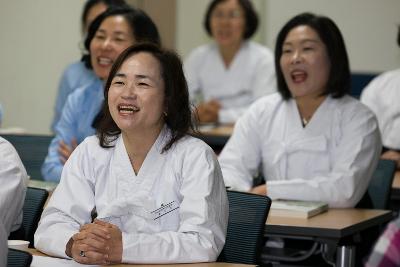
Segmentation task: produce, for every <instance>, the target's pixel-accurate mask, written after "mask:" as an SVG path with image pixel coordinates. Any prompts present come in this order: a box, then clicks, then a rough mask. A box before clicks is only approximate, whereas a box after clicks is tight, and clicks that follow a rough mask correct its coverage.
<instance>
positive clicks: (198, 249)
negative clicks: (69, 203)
mask: <svg viewBox="0 0 400 267" xmlns="http://www.w3.org/2000/svg"><path fill="white" fill-rule="evenodd" d="M199 150H201V151H200V152H199ZM176 166H177V170H181V171H180V172H181V175H182V184H181V188H180V189H179V191H180V194H181V195H182V198H183V199H182V201H181V203H180V208H179V217H180V227H179V229H178V230H177V231H164V232H159V233H131V234H126V233H123V236H122V238H123V247H124V250H123V256H122V259H123V262H125V263H190V262H211V261H215V260H216V259H217V257H218V255H219V253H220V252H221V251H222V248H223V246H224V243H225V236H226V230H227V224H228V202H227V196H226V190H225V186H224V183H223V179H222V174H221V170H220V167H219V165H218V162H217V160H216V157H215V155H214V152H213V151H212V150H211V149H210V148H208V149H206V150H204V149H196V150H192V151H189V150H188V151H187V152H186V153H185V155H184V156H183V157H182V158H180V159H177V160H176ZM154 252H155V253H154Z"/></svg>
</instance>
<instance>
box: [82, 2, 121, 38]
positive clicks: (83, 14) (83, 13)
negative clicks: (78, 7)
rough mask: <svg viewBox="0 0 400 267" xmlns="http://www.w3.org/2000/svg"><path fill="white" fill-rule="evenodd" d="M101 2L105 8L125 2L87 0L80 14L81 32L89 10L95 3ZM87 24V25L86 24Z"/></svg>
mask: <svg viewBox="0 0 400 267" xmlns="http://www.w3.org/2000/svg"><path fill="white" fill-rule="evenodd" d="M99 3H103V4H104V5H105V6H106V7H107V8H109V7H111V6H125V5H127V3H126V2H125V1H124V0H87V1H86V3H85V5H84V6H83V10H82V15H81V28H82V32H84V28H85V25H86V20H87V16H88V14H89V11H90V10H91V9H92V7H94V6H95V5H97V4H99ZM86 26H89V25H86Z"/></svg>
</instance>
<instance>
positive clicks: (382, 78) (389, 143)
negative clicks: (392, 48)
mask: <svg viewBox="0 0 400 267" xmlns="http://www.w3.org/2000/svg"><path fill="white" fill-rule="evenodd" d="M361 102H363V103H364V104H365V105H367V106H368V107H369V108H370V109H372V111H373V112H374V113H375V115H376V117H377V119H378V123H379V128H380V129H381V133H382V142H383V145H384V146H385V147H387V148H391V149H396V150H400V69H397V70H393V71H388V72H385V73H383V74H381V75H379V76H378V77H376V78H375V79H373V80H372V81H371V82H370V83H369V84H368V86H367V87H366V88H365V89H364V90H363V92H362V95H361Z"/></svg>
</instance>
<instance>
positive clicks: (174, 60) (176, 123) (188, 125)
mask: <svg viewBox="0 0 400 267" xmlns="http://www.w3.org/2000/svg"><path fill="white" fill-rule="evenodd" d="M141 52H146V53H150V54H151V55H152V56H153V57H155V58H156V59H157V60H158V62H159V63H160V71H161V77H162V79H163V81H164V88H165V108H166V113H167V114H166V115H165V117H164V119H165V123H166V124H167V126H168V128H169V129H170V130H171V133H172V134H171V138H170V140H169V141H168V142H167V144H166V145H165V146H164V148H163V152H165V151H167V150H168V149H170V148H171V146H172V145H173V144H174V143H175V142H176V141H178V140H179V139H180V138H182V137H183V136H185V135H186V134H187V133H188V132H189V130H193V129H194V126H193V121H192V111H191V108H190V102H189V92H188V86H187V83H186V79H185V75H184V73H183V70H182V62H181V60H180V58H179V56H178V55H177V54H176V53H175V52H173V51H170V50H166V49H163V48H161V47H160V46H158V45H155V44H152V43H139V44H136V45H133V46H130V47H128V48H127V49H126V50H125V51H124V52H122V53H121V54H120V56H119V57H118V58H117V60H116V61H115V63H114V65H113V66H112V68H111V71H110V74H109V76H108V79H107V82H106V85H105V88H104V105H103V114H104V115H103V117H102V118H101V119H100V121H99V124H98V125H97V126H96V132H97V135H98V137H99V139H100V146H102V147H104V148H108V147H112V145H110V143H111V142H113V141H114V140H115V139H116V138H117V136H118V135H119V134H120V133H121V130H120V129H119V128H118V126H117V124H116V123H115V122H114V120H113V119H112V117H111V114H110V110H109V106H108V91H109V89H110V86H111V82H112V80H113V78H114V76H115V75H116V73H117V71H118V70H119V69H120V68H121V66H122V64H123V63H124V62H125V61H126V60H127V59H128V58H130V57H131V56H133V55H135V54H138V53H141Z"/></svg>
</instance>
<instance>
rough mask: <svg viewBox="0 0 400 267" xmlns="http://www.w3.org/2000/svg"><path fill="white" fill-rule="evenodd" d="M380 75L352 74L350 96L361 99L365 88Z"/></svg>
mask: <svg viewBox="0 0 400 267" xmlns="http://www.w3.org/2000/svg"><path fill="white" fill-rule="evenodd" d="M377 75H378V73H362V72H358V73H357V72H352V73H351V90H350V94H351V95H352V96H354V97H355V98H360V95H361V93H362V91H363V90H364V88H365V87H366V86H367V85H368V84H369V82H370V81H371V80H373V79H374V78H375V77H376V76H377Z"/></svg>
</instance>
